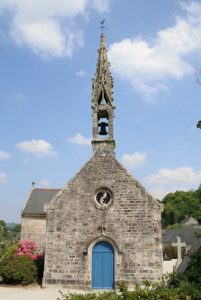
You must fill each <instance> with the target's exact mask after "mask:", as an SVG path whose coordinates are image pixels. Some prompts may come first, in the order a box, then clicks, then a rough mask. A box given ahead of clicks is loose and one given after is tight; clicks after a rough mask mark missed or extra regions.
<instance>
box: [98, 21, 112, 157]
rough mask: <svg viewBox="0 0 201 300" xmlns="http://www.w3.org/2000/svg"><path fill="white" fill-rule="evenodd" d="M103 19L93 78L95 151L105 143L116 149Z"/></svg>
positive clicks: (109, 147) (110, 81) (110, 82)
mask: <svg viewBox="0 0 201 300" xmlns="http://www.w3.org/2000/svg"><path fill="white" fill-rule="evenodd" d="M104 22H105V20H103V21H101V24H102V26H101V29H102V33H101V38H100V47H99V49H98V61H97V64H96V74H95V77H94V79H93V80H92V110H93V140H92V145H93V148H94V151H96V150H97V148H100V147H102V146H103V145H105V146H107V147H108V149H110V150H114V147H115V141H114V139H113V118H114V109H115V105H114V99H113V78H112V76H111V73H110V70H109V66H110V64H109V61H108V57H107V48H106V43H105V36H104V33H103V28H104V26H103V24H104Z"/></svg>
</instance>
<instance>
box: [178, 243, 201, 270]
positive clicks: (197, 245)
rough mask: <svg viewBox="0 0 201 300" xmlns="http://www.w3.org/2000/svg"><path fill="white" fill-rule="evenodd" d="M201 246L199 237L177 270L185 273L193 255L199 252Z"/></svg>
mask: <svg viewBox="0 0 201 300" xmlns="http://www.w3.org/2000/svg"><path fill="white" fill-rule="evenodd" d="M200 248H201V239H198V240H197V241H195V242H194V244H193V245H192V247H191V249H190V250H189V251H188V253H187V255H186V256H184V258H183V259H182V262H181V264H180V265H179V267H178V269H177V272H179V273H183V272H184V271H185V270H186V269H187V267H188V265H189V262H190V261H191V255H192V254H193V253H195V252H197V251H198V250H199V249H200Z"/></svg>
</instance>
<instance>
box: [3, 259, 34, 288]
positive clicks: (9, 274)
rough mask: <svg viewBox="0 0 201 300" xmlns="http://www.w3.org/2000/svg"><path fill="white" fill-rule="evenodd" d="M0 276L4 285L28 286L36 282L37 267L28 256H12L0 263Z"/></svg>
mask: <svg viewBox="0 0 201 300" xmlns="http://www.w3.org/2000/svg"><path fill="white" fill-rule="evenodd" d="M0 275H1V276H2V278H3V281H4V282H5V283H14V284H17V283H22V284H28V283H32V282H36V280H37V266H36V264H35V262H34V261H33V260H32V259H31V258H30V257H28V256H14V257H12V258H10V259H8V258H7V259H6V260H3V261H1V262H0Z"/></svg>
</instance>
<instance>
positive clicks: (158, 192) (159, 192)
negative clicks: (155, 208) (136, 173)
mask: <svg viewBox="0 0 201 300" xmlns="http://www.w3.org/2000/svg"><path fill="white" fill-rule="evenodd" d="M147 190H148V191H149V193H150V194H151V195H152V196H153V197H155V198H156V199H159V200H162V199H163V198H164V197H165V196H166V195H167V194H169V193H174V192H176V191H188V190H189V188H188V187H184V186H171V187H162V186H155V187H150V188H148V189H147Z"/></svg>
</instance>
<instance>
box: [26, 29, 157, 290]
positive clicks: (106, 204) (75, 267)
mask: <svg viewBox="0 0 201 300" xmlns="http://www.w3.org/2000/svg"><path fill="white" fill-rule="evenodd" d="M114 110H115V105H114V98H113V79H112V76H111V73H110V70H109V62H108V58H107V49H106V43H105V36H104V34H103V33H102V34H101V39H100V47H99V50H98V61H97V66H96V74H95V78H94V79H93V81H92V115H93V130H92V131H93V138H92V147H93V155H92V157H91V159H90V160H89V161H88V162H87V163H86V164H85V165H84V166H83V167H82V168H81V170H80V171H79V172H78V173H77V174H76V175H75V176H74V177H73V178H72V179H71V180H70V181H69V182H68V183H67V185H66V186H65V187H64V188H63V189H60V190H52V191H51V190H41V189H35V188H33V190H32V192H31V194H30V196H29V199H28V201H27V203H26V205H25V208H24V210H23V212H22V234H21V239H25V238H26V239H32V240H35V241H36V243H37V242H39V245H40V251H41V252H42V251H43V250H44V253H45V265H44V276H43V286H47V285H52V284H62V285H65V286H67V287H69V288H77V289H91V288H92V289H112V288H115V287H117V286H118V284H119V283H120V282H126V283H128V284H129V287H133V286H134V284H135V283H137V282H140V281H141V280H143V279H147V280H151V281H156V280H157V279H159V278H160V277H161V275H162V245H161V205H160V203H158V201H156V200H155V199H154V198H153V197H152V196H151V195H150V194H148V193H147V192H146V191H145V189H144V188H143V187H142V186H141V184H140V183H139V182H138V181H137V180H136V179H135V178H134V177H133V176H132V175H130V174H129V173H128V172H127V170H126V169H125V168H124V167H123V166H122V165H121V164H120V163H119V162H118V161H117V159H116V157H115V140H114V135H113V120H114ZM34 193H35V196H34V195H33V194H34ZM39 194H40V196H39ZM42 194H43V197H44V198H43V199H41V198H40V197H42ZM39 198H40V200H39ZM34 199H37V201H38V204H37V205H36V202H37V201H35V200H34ZM34 201H35V202H34ZM34 203H35V204H34ZM39 203H40V204H39ZM37 206H38V207H40V208H38V209H37ZM39 224H40V225H39ZM34 228H35V229H34ZM39 228H40V230H39Z"/></svg>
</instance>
